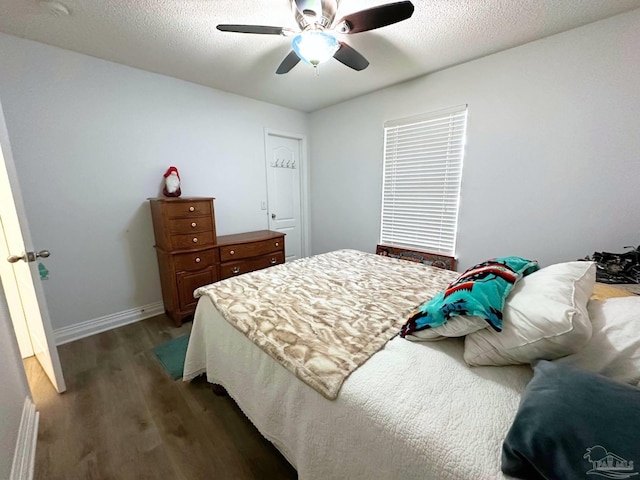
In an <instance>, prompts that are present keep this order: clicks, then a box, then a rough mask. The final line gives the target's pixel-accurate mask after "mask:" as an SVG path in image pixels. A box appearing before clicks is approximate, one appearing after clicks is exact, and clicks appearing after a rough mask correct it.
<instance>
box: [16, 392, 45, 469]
mask: <svg viewBox="0 0 640 480" xmlns="http://www.w3.org/2000/svg"><path fill="white" fill-rule="evenodd" d="M39 419H40V414H39V413H38V412H36V406H35V404H34V403H33V402H32V401H31V398H30V397H27V398H25V400H24V407H23V409H22V418H21V420H20V429H19V430H18V440H17V441H16V450H15V453H14V455H13V465H11V476H10V477H9V478H10V480H31V479H32V478H33V466H34V465H35V461H36V443H37V441H38V420H39Z"/></svg>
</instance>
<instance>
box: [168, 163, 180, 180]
mask: <svg viewBox="0 0 640 480" xmlns="http://www.w3.org/2000/svg"><path fill="white" fill-rule="evenodd" d="M172 172H176V175H177V176H178V179H180V174H179V173H178V169H177V168H176V167H174V166H171V167H169V168H167V171H166V172H165V174H164V177H165V178H167V177H168V176H169V175H171V173H172Z"/></svg>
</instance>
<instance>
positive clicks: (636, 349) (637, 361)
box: [556, 297, 640, 386]
mask: <svg viewBox="0 0 640 480" xmlns="http://www.w3.org/2000/svg"><path fill="white" fill-rule="evenodd" d="M587 308H588V310H589V317H590V318H591V324H592V325H593V335H592V336H591V340H590V341H589V342H588V343H587V344H586V345H585V346H584V348H583V349H582V350H580V351H579V352H577V353H574V354H573V355H569V356H568V357H564V358H560V359H559V360H556V361H557V362H559V363H563V364H565V365H572V366H574V367H578V368H582V369H583V370H589V371H591V372H595V373H599V374H601V375H604V376H606V377H609V378H612V379H613V380H617V381H619V382H624V383H629V384H631V385H636V384H637V383H638V382H640V297H621V298H610V299H607V300H603V301H598V300H592V301H590V302H589V304H588V305H587ZM639 386H640V385H639Z"/></svg>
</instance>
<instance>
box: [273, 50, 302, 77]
mask: <svg viewBox="0 0 640 480" xmlns="http://www.w3.org/2000/svg"><path fill="white" fill-rule="evenodd" d="M299 61H300V57H299V56H298V55H297V54H296V52H294V51H293V50H291V52H289V55H287V56H286V57H285V58H284V60H283V61H282V63H281V64H280V66H279V67H278V69H277V70H276V73H277V74H278V75H282V74H283V73H288V72H289V71H290V70H291V69H292V68H293V67H295V66H296V65H297V64H298V62H299Z"/></svg>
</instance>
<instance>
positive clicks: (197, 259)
mask: <svg viewBox="0 0 640 480" xmlns="http://www.w3.org/2000/svg"><path fill="white" fill-rule="evenodd" d="M173 261H174V264H175V267H176V272H182V271H195V270H202V269H203V268H205V267H210V266H212V265H215V264H216V263H218V250H217V249H215V248H212V249H211V250H202V251H200V252H193V253H180V254H178V255H174V256H173Z"/></svg>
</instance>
